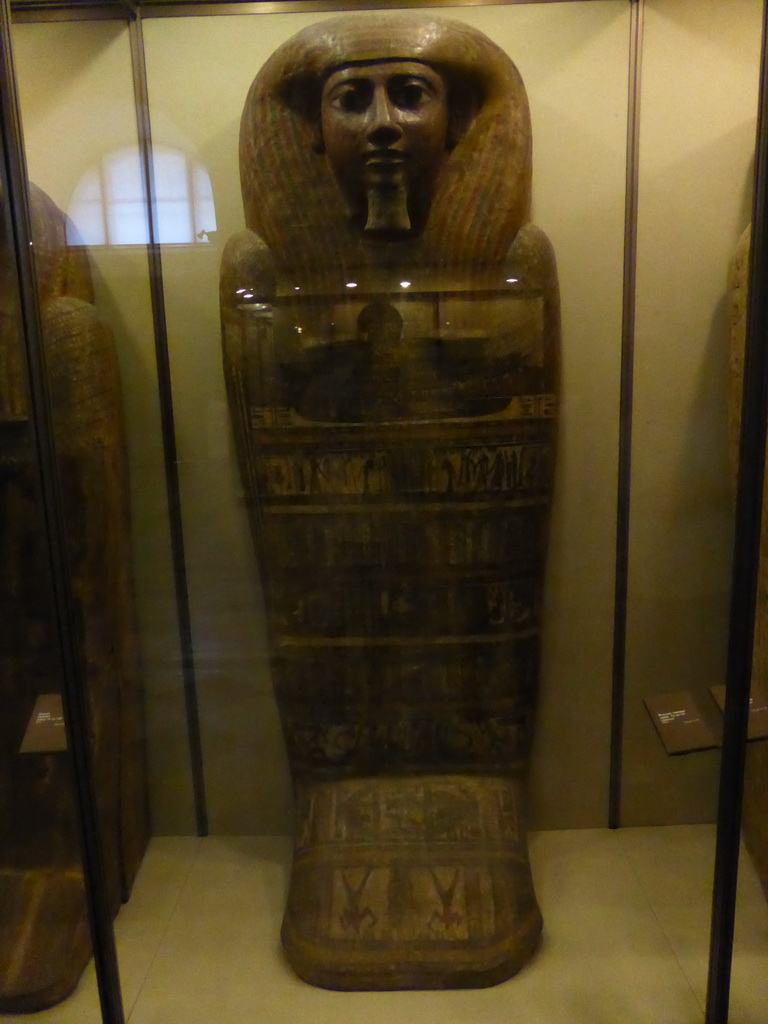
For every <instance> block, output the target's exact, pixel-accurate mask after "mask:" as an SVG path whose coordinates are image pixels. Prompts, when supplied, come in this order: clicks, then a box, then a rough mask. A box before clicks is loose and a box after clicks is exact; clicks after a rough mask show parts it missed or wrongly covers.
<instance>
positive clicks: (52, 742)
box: [20, 693, 67, 754]
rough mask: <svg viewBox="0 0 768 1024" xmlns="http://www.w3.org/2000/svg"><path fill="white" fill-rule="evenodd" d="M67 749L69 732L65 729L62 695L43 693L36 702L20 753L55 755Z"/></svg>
mask: <svg viewBox="0 0 768 1024" xmlns="http://www.w3.org/2000/svg"><path fill="white" fill-rule="evenodd" d="M66 749H67V731H66V729H65V728H64V711H63V709H62V706H61V695H60V694H58V693H41V694H40V696H39V697H38V698H37V700H36V701H35V706H34V708H33V710H32V715H31V717H30V719H29V725H28V726H27V731H26V732H25V733H24V739H23V740H22V742H21V750H20V753H22V754H53V753H57V752H58V751H61V750H66Z"/></svg>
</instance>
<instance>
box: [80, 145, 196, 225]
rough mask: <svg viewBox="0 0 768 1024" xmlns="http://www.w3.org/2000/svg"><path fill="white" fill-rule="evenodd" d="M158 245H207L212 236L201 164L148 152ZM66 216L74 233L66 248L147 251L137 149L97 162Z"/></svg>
mask: <svg viewBox="0 0 768 1024" xmlns="http://www.w3.org/2000/svg"><path fill="white" fill-rule="evenodd" d="M153 168H154V178H155V192H156V197H157V217H158V225H159V239H158V241H160V242H161V243H166V244H170V243H177V244H183V243H187V244H191V243H193V242H207V241H208V240H209V236H210V235H212V234H213V232H215V230H216V213H215V209H214V202H213V191H212V188H211V179H210V176H209V175H208V172H207V171H206V169H205V168H204V167H203V166H202V164H199V163H197V162H196V161H194V160H192V159H190V158H189V157H188V156H187V155H186V154H184V153H182V152H180V151H179V150H175V149H168V148H166V147H162V146H156V147H155V148H154V151H153ZM67 212H68V214H69V217H70V218H71V220H72V222H73V224H74V226H75V229H76V233H74V234H73V233H72V232H71V231H70V235H69V239H68V240H69V242H70V243H71V244H75V245H76V244H85V245H146V244H147V242H148V240H149V236H148V230H147V215H146V213H147V206H146V201H145V199H144V188H143V183H142V173H141V161H140V158H139V152H138V149H137V148H136V147H125V148H123V149H118V150H115V151H114V152H112V153H108V154H107V155H106V156H104V157H102V159H101V161H100V163H99V165H98V166H97V167H91V168H89V169H88V170H87V171H86V172H85V173H84V174H83V176H82V177H81V178H80V180H79V182H78V183H77V185H76V186H75V188H74V191H73V192H72V197H71V199H70V202H69V208H68V211H67Z"/></svg>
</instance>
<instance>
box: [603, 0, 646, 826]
mask: <svg viewBox="0 0 768 1024" xmlns="http://www.w3.org/2000/svg"><path fill="white" fill-rule="evenodd" d="M643 15H644V0H631V3H630V12H629V18H630V23H629V92H628V106H627V170H626V188H625V199H624V286H623V288H624V290H623V296H622V318H621V380H620V385H619V470H618V487H617V492H618V493H617V499H616V581H615V589H614V604H613V609H614V611H613V672H612V688H611V753H610V774H609V782H608V827H609V828H618V827H619V825H620V824H621V776H622V767H623V765H622V762H623V746H624V687H625V682H626V649H627V591H628V577H629V520H630V486H631V473H632V389H633V375H634V358H635V282H636V269H637V268H636V265H637V201H638V179H639V173H640V75H641V66H642V53H643Z"/></svg>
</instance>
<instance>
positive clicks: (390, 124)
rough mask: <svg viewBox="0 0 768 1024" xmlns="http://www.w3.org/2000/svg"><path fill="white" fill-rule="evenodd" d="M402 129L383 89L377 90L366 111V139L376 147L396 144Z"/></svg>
mask: <svg viewBox="0 0 768 1024" xmlns="http://www.w3.org/2000/svg"><path fill="white" fill-rule="evenodd" d="M402 134H403V129H402V128H401V127H400V125H399V124H398V121H397V113H396V111H395V109H394V107H393V105H392V103H391V102H390V99H389V96H387V93H386V90H385V89H377V90H376V91H375V93H374V96H373V102H372V103H371V106H370V107H369V110H368V131H367V135H368V139H369V141H370V142H373V143H376V144H378V145H382V144H384V145H389V144H390V143H393V142H397V140H398V139H399V138H400V137H401V136H402Z"/></svg>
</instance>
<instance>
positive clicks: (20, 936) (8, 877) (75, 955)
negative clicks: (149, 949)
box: [0, 866, 91, 1014]
mask: <svg viewBox="0 0 768 1024" xmlns="http://www.w3.org/2000/svg"><path fill="white" fill-rule="evenodd" d="M0 907H2V911H3V922H2V927H1V928H0V978H2V984H0V1013H14V1014H15V1013H32V1012H34V1011H37V1010H42V1009H45V1008H46V1007H49V1006H53V1005H54V1004H55V1003H59V1002H61V1000H62V999H65V998H66V997H67V996H68V995H69V994H70V993H71V992H72V991H73V990H74V988H75V986H76V985H77V983H78V981H79V979H80V975H81V974H82V972H83V969H84V968H85V965H86V964H87V962H88V960H89V958H90V955H91V942H90V934H89V929H88V919H87V914H86V905H85V892H84V889H83V873H82V871H81V870H80V868H78V867H74V866H73V867H71V868H59V869H51V868H37V869H31V870H29V871H21V870H16V869H13V868H10V869H3V870H2V871H0ZM4 936H5V937H8V938H9V939H10V940H12V941H8V942H3V941H2V940H3V937H4Z"/></svg>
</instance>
